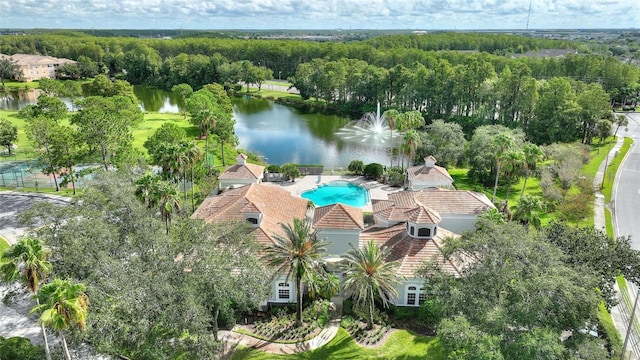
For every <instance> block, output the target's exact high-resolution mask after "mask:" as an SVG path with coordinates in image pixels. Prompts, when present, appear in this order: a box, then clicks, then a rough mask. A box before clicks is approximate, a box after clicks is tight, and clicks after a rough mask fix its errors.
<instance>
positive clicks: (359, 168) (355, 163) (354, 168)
mask: <svg viewBox="0 0 640 360" xmlns="http://www.w3.org/2000/svg"><path fill="white" fill-rule="evenodd" d="M347 170H349V172H351V173H352V174H354V175H362V174H363V173H364V163H363V162H362V161H360V160H352V161H351V162H350V163H349V165H348V166H347Z"/></svg>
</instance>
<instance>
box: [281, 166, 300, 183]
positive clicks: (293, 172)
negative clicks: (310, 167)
mask: <svg viewBox="0 0 640 360" xmlns="http://www.w3.org/2000/svg"><path fill="white" fill-rule="evenodd" d="M282 172H283V173H284V174H285V175H286V176H287V177H288V178H289V180H291V181H295V180H296V178H297V177H299V176H300V170H298V167H297V166H295V165H294V164H284V165H282Z"/></svg>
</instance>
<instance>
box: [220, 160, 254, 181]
mask: <svg viewBox="0 0 640 360" xmlns="http://www.w3.org/2000/svg"><path fill="white" fill-rule="evenodd" d="M263 172H264V166H260V165H256V164H245V165H238V164H236V165H233V166H231V167H230V168H228V169H227V170H225V171H224V172H223V173H222V174H220V176H219V177H218V178H219V179H229V180H235V179H259V178H260V176H262V173H263Z"/></svg>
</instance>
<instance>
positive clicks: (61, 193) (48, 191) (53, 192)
mask: <svg viewBox="0 0 640 360" xmlns="http://www.w3.org/2000/svg"><path fill="white" fill-rule="evenodd" d="M11 190H16V188H13V187H3V186H0V191H11ZM20 191H21V192H26V193H38V194H51V195H59V196H67V197H76V196H78V195H79V194H81V193H82V189H80V188H76V195H73V189H67V188H60V191H56V189H54V188H49V187H39V188H38V190H36V188H34V187H21V188H20Z"/></svg>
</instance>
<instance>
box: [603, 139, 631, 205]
mask: <svg viewBox="0 0 640 360" xmlns="http://www.w3.org/2000/svg"><path fill="white" fill-rule="evenodd" d="M631 144H633V139H631V138H629V137H626V138H624V144H622V147H621V148H620V151H618V152H617V154H616V156H614V157H613V158H609V164H608V169H607V173H606V175H605V176H604V180H603V182H602V194H603V195H604V201H605V203H609V202H610V201H611V193H612V191H613V183H614V179H615V177H616V175H617V174H618V167H620V163H621V162H622V159H624V157H625V155H627V152H629V149H630V148H631Z"/></svg>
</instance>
